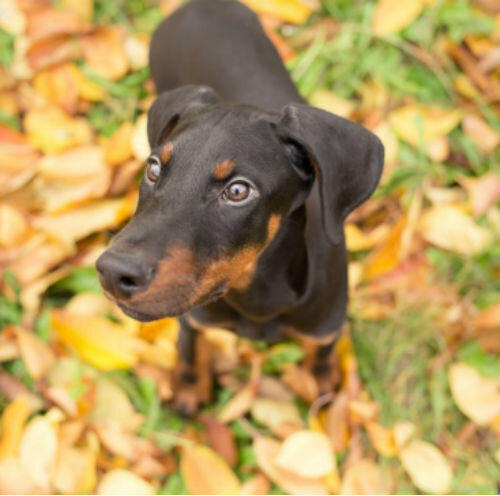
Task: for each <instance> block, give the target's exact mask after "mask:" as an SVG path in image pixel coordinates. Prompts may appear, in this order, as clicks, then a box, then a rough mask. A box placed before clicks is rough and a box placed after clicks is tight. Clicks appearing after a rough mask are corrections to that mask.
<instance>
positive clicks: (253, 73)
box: [150, 0, 302, 110]
mask: <svg viewBox="0 0 500 496" xmlns="http://www.w3.org/2000/svg"><path fill="white" fill-rule="evenodd" d="M150 66H151V72H152V76H153V79H154V82H155V84H156V88H157V91H158V93H160V92H162V91H166V90H170V89H173V88H175V87H178V86H182V85H187V84H196V85H206V86H210V87H212V88H213V89H214V90H215V91H216V92H217V93H218V94H219V95H220V96H221V97H222V98H223V99H225V100H227V101H234V102H241V103H248V104H252V105H257V106H260V107H263V108H267V109H269V110H271V109H276V110H278V109H280V108H281V107H282V106H283V105H285V104H287V103H290V102H301V101H302V99H301V97H300V96H299V94H298V92H297V90H296V89H295V86H294V84H293V82H292V80H291V79H290V76H289V75H288V73H287V71H286V69H285V67H284V65H283V63H282V62H281V60H280V57H279V55H278V53H277V51H276V49H275V48H274V45H273V44H272V43H271V42H270V40H269V39H268V38H267V36H266V34H265V33H264V31H263V29H262V27H261V26H260V23H259V20H258V18H257V16H256V15H255V14H254V13H253V12H252V11H251V10H249V9H248V8H247V7H245V6H244V5H242V4H241V3H238V2H236V1H234V0H191V1H190V2H189V3H187V4H186V5H184V6H183V7H181V8H180V9H178V10H177V11H175V12H174V13H173V14H172V15H171V16H170V17H168V18H167V19H165V21H163V22H162V23H161V24H160V26H159V27H158V28H157V29H156V31H155V33H154V35H153V39H152V42H151V49H150Z"/></svg>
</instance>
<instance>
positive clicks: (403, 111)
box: [389, 2, 462, 148]
mask: <svg viewBox="0 0 500 496" xmlns="http://www.w3.org/2000/svg"><path fill="white" fill-rule="evenodd" d="M400 3H401V2H400ZM461 119H462V111H461V110H460V109H457V108H453V109H447V108H441V107H425V106H422V105H417V104H409V105H405V106H404V107H400V108H398V109H396V110H393V111H392V112H391V113H390V115H389V124H390V126H391V128H392V129H393V131H394V132H395V133H396V134H397V135H398V136H399V137H400V138H401V139H402V140H403V141H406V142H407V143H408V144H410V145H411V146H414V147H416V148H418V147H419V146H420V145H421V144H422V145H424V147H427V146H429V145H430V144H431V143H432V142H433V141H435V140H437V139H438V138H443V137H445V136H447V135H448V134H449V133H450V132H451V131H452V130H453V129H454V128H455V127H456V126H458V124H459V123H460V121H461Z"/></svg>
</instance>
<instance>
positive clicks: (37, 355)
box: [15, 328, 55, 380]
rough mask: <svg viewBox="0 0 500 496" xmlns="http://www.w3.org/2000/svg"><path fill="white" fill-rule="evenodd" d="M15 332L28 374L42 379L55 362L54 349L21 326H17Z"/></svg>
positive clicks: (36, 378)
mask: <svg viewBox="0 0 500 496" xmlns="http://www.w3.org/2000/svg"><path fill="white" fill-rule="evenodd" d="M15 332H16V336H17V342H18V344H19V350H20V352H21V357H22V359H23V361H24V364H25V365H26V369H27V370H28V374H29V375H30V376H31V377H32V378H33V379H35V380H39V379H42V378H43V377H44V376H45V374H47V372H48V371H49V370H50V368H51V367H52V365H53V364H54V361H55V355H54V353H53V351H52V350H51V349H50V347H49V345H48V344H47V343H44V342H43V341H42V340H41V339H40V338H39V337H38V336H37V335H35V334H33V333H32V332H29V331H25V330H24V329H21V328H16V329H15Z"/></svg>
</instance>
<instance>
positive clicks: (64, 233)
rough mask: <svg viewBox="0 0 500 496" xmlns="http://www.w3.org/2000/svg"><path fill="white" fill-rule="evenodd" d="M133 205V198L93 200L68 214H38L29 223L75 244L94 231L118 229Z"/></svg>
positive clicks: (132, 196) (134, 197) (128, 215)
mask: <svg viewBox="0 0 500 496" xmlns="http://www.w3.org/2000/svg"><path fill="white" fill-rule="evenodd" d="M135 203H136V196H135V195H129V196H124V197H123V198H118V199H109V200H100V201H95V202H93V203H90V204H88V205H82V206H81V207H77V208H75V209H73V210H71V211H69V212H62V213H59V214H52V215H40V216H39V217H36V218H35V219H33V224H34V225H35V226H36V227H38V228H39V229H42V230H43V231H46V232H48V233H49V234H51V235H52V236H54V237H56V238H58V239H61V240H67V241H79V240H80V239H83V238H85V237H86V236H88V235H89V234H92V233H94V232H98V231H102V230H104V229H110V228H112V227H116V226H118V225H119V224H120V223H121V222H123V221H124V220H126V219H127V218H128V217H130V215H131V214H132V212H133V209H134V208H135Z"/></svg>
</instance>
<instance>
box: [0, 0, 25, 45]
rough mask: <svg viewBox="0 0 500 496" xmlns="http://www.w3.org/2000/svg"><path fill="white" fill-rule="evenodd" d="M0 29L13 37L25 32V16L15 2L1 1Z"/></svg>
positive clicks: (9, 0)
mask: <svg viewBox="0 0 500 496" xmlns="http://www.w3.org/2000/svg"><path fill="white" fill-rule="evenodd" d="M0 27H1V28H2V29H4V30H5V31H7V32H8V33H10V34H12V35H15V36H19V35H21V34H22V33H24V31H25V30H26V15H25V13H24V12H23V11H22V10H21V9H20V8H19V5H18V3H17V2H16V0H3V2H2V15H1V16H0Z"/></svg>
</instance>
